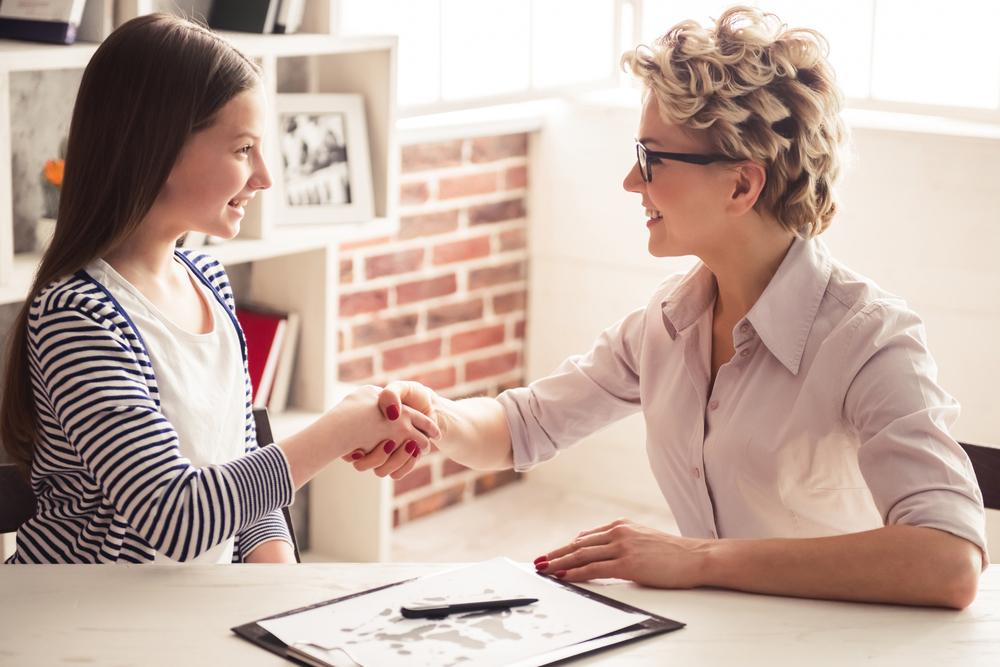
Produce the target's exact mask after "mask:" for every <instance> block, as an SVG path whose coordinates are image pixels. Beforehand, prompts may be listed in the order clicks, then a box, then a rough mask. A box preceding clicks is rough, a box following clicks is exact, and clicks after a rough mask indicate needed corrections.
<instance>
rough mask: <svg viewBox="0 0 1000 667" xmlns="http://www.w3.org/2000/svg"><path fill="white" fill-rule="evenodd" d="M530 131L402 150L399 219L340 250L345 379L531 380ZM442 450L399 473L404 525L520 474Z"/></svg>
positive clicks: (398, 504)
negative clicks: (393, 228)
mask: <svg viewBox="0 0 1000 667" xmlns="http://www.w3.org/2000/svg"><path fill="white" fill-rule="evenodd" d="M527 147H528V136H527V135H526V134H512V135H504V136H495V137H478V138H473V139H465V140H461V139H460V140H454V141H446V142H438V143H430V144H414V145H405V146H403V148H402V174H401V179H400V209H399V211H400V228H399V232H398V233H397V234H396V235H394V236H392V237H382V238H374V239H367V240H364V241H361V242H355V243H351V244H349V245H343V246H341V248H340V252H341V260H340V262H341V263H340V319H339V335H340V355H341V356H340V367H339V373H340V379H341V380H343V381H345V382H357V383H366V382H368V383H373V384H383V383H385V382H386V381H388V380H391V379H412V380H418V381H420V382H422V383H424V384H426V385H427V386H429V387H431V388H432V389H434V390H435V391H438V392H440V393H441V394H442V395H444V396H447V397H449V398H461V397H465V396H474V395H489V396H494V395H496V394H498V393H499V392H501V391H503V390H504V389H506V388H508V387H514V386H519V385H521V384H522V382H523V378H524V331H525V307H526V304H525V300H526V295H527V279H528V276H527V269H528V264H527V248H526V237H527V229H526V225H527V218H526V210H525V189H526V187H527V183H528V173H527ZM516 478H517V475H516V474H515V473H513V472H512V471H504V472H498V473H486V474H484V473H477V472H474V471H471V470H468V469H466V468H464V467H462V466H461V465H459V464H457V463H455V462H454V461H450V460H448V459H446V458H445V457H444V456H443V455H441V454H440V453H439V452H434V453H431V454H428V455H425V456H422V457H421V460H420V462H419V464H418V466H417V468H416V469H415V470H414V472H413V473H411V474H410V475H409V476H408V477H407V478H405V479H402V480H399V481H397V482H396V483H395V502H394V509H395V511H394V522H395V524H396V525H399V524H400V523H404V522H406V521H410V520H413V519H416V518H419V517H422V516H426V515H428V514H430V513H432V512H435V511H437V510H439V509H441V508H443V507H447V506H449V505H453V504H455V503H459V502H462V501H463V500H466V499H468V498H471V497H473V496H475V495H478V494H481V493H485V492H487V491H490V490H492V489H494V488H496V487H498V486H501V485H503V484H507V483H509V482H512V481H514V480H515V479H516Z"/></svg>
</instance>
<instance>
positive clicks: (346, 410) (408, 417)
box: [327, 385, 441, 472]
mask: <svg viewBox="0 0 1000 667" xmlns="http://www.w3.org/2000/svg"><path fill="white" fill-rule="evenodd" d="M380 393H381V390H380V389H379V388H378V387H375V386H372V385H366V386H363V387H359V388H358V389H355V390H354V391H353V392H351V393H350V394H348V395H347V397H346V398H344V400H342V401H341V402H340V403H338V404H337V405H336V406H334V408H333V409H331V410H330V411H329V413H327V414H328V415H329V417H330V419H331V420H332V421H333V427H334V430H333V432H332V437H334V438H335V439H336V441H337V443H338V446H339V447H340V448H341V451H346V452H351V453H350V454H347V455H345V456H344V458H348V459H353V460H357V459H360V458H362V457H364V455H365V454H366V453H367V452H372V451H378V452H381V453H382V454H384V455H385V454H386V452H387V451H391V452H394V453H395V452H396V451H397V450H398V451H401V452H407V453H408V454H407V455H408V456H410V458H411V459H412V458H415V455H416V453H419V452H420V451H421V450H426V449H427V448H429V447H430V441H429V438H435V437H440V435H441V434H440V431H439V430H438V427H437V424H436V423H434V421H433V420H432V419H430V418H429V417H427V416H426V415H424V414H422V413H421V412H420V411H418V410H414V409H413V408H409V407H406V406H403V407H402V408H401V409H400V410H399V412H398V414H397V418H396V419H394V420H391V421H390V420H387V419H385V418H384V417H383V416H382V413H381V412H380V410H379V395H380ZM373 442H374V443H378V445H377V446H375V447H373V446H372V443H373ZM390 443H391V446H390ZM352 450H353V451H352ZM359 454H360V456H359ZM400 458H402V457H400ZM405 463H407V461H406V460H405V459H404V460H402V461H399V465H398V466H396V468H394V469H397V468H401V467H404V465H403V464H405ZM410 468H412V464H411V465H410ZM407 472H409V470H407Z"/></svg>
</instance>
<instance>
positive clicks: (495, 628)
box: [259, 558, 648, 667]
mask: <svg viewBox="0 0 1000 667" xmlns="http://www.w3.org/2000/svg"><path fill="white" fill-rule="evenodd" d="M521 597H528V598H538V602H536V603H534V604H531V605H527V606H524V607H515V608H513V609H509V610H506V611H502V612H499V613H491V614H479V615H457V614H453V615H451V616H449V617H447V618H445V619H442V620H428V619H407V618H403V617H402V615H401V614H400V611H399V609H400V607H401V606H404V605H407V604H449V603H457V602H468V601H476V600H489V599H503V598H521ZM646 618H648V616H646V615H644V614H633V613H629V612H624V611H621V610H619V609H615V608H613V607H610V606H608V605H605V604H602V603H600V602H596V601H594V600H590V599H589V598H586V597H584V596H582V595H579V594H577V593H574V592H572V591H570V590H568V589H566V588H565V587H563V586H561V585H560V584H558V583H555V582H553V581H550V580H548V579H547V578H545V577H540V576H538V575H537V574H535V573H534V571H529V570H528V569H526V568H524V567H521V566H519V565H518V564H516V563H514V562H513V561H511V560H508V559H506V558H496V559H493V560H489V561H485V562H483V563H477V564H475V565H470V566H466V567H461V568H457V569H454V570H449V571H446V572H441V573H439V574H434V575H430V576H427V577H421V578H420V579H416V580H414V581H411V582H407V583H405V584H400V585H398V586H391V587H389V588H387V589H384V590H380V591H376V592H374V593H368V594H365V595H360V596H358V597H356V598H352V599H349V600H345V601H343V602H338V603H336V604H331V605H325V606H323V607H318V608H316V609H311V610H309V611H305V612H302V613H299V614H295V615H292V616H285V617H282V618H276V619H272V620H269V621H261V622H260V623H259V625H260V626H261V627H262V628H264V629H265V630H267V631H268V632H270V633H271V634H273V635H275V636H276V637H278V639H280V640H281V641H283V642H284V643H285V644H287V645H289V646H295V647H296V648H297V649H299V650H300V651H302V652H303V653H305V654H311V655H314V656H316V657H317V658H321V659H323V660H326V661H329V662H332V663H334V664H346V665H351V664H353V663H352V662H351V661H349V660H347V659H346V658H347V657H349V658H351V659H352V660H353V661H355V662H356V663H357V664H360V665H362V666H363V667H375V666H377V667H391V665H406V666H407V667H416V666H418V665H426V666H428V667H431V666H433V667H448V666H454V667H458V666H459V665H461V666H470V665H477V666H478V665H484V666H490V665H507V664H510V663H511V662H515V661H518V660H525V659H528V658H530V657H531V656H535V655H538V654H540V653H546V652H548V651H552V650H554V649H558V648H561V647H565V646H568V645H570V644H575V643H577V642H581V641H585V640H588V639H593V638H594V637H597V636H600V635H603V634H606V633H608V632H614V631H616V630H620V629H622V628H624V627H627V626H629V625H633V624H635V623H640V622H642V621H643V620H645V619H646ZM345 653H346V656H345V655H344V654H345Z"/></svg>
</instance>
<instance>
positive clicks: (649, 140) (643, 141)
mask: <svg viewBox="0 0 1000 667" xmlns="http://www.w3.org/2000/svg"><path fill="white" fill-rule="evenodd" d="M636 141H638V142H639V143H640V144H642V145H643V146H645V145H646V144H655V145H657V146H661V147H662V146H663V144H662V143H660V142H659V141H657V140H656V139H654V138H653V137H639V138H638V139H636Z"/></svg>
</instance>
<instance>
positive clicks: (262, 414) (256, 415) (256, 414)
mask: <svg viewBox="0 0 1000 667" xmlns="http://www.w3.org/2000/svg"><path fill="white" fill-rule="evenodd" d="M253 421H254V424H256V426H257V445H258V446H260V447H267V446H268V445H273V444H274V434H273V433H272V432H271V420H270V419H269V418H268V416H267V408H254V409H253ZM281 513H282V514H284V515H285V525H287V526H288V534H289V535H290V536H291V538H292V549H293V550H294V551H295V562H296V563H301V562H302V557H301V556H300V555H299V542H298V540H296V539H295V527H294V526H293V525H292V515H291V513H290V512H289V511H288V508H287V507H282V508H281Z"/></svg>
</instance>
